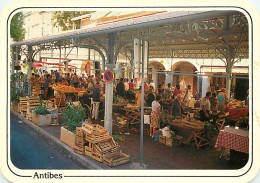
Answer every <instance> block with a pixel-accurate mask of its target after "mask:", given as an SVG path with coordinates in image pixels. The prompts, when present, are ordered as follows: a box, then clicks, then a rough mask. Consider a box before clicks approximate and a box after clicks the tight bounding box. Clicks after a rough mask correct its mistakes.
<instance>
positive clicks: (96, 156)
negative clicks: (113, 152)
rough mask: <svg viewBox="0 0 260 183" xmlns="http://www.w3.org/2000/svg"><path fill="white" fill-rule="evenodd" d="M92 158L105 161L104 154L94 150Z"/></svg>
mask: <svg viewBox="0 0 260 183" xmlns="http://www.w3.org/2000/svg"><path fill="white" fill-rule="evenodd" d="M91 158H93V159H94V160H96V161H99V162H101V163H102V162H103V156H102V154H100V153H96V152H94V151H93V152H92V155H91Z"/></svg>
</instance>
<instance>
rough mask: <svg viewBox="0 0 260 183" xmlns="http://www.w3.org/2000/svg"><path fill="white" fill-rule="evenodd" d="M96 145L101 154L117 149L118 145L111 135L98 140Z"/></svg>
mask: <svg viewBox="0 0 260 183" xmlns="http://www.w3.org/2000/svg"><path fill="white" fill-rule="evenodd" d="M96 146H97V148H98V150H99V151H100V152H102V154H109V153H112V152H115V151H117V150H118V149H119V145H118V144H117V143H116V142H115V141H114V139H113V138H112V137H110V138H109V139H104V140H101V141H99V142H98V143H97V144H96Z"/></svg>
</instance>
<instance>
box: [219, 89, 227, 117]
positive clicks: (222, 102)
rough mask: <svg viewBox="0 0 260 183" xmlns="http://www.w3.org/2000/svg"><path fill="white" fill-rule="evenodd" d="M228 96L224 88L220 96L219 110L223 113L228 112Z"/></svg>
mask: <svg viewBox="0 0 260 183" xmlns="http://www.w3.org/2000/svg"><path fill="white" fill-rule="evenodd" d="M227 100H228V97H227V94H226V89H225V88H222V89H221V92H219V94H218V110H219V111H220V112H222V113H225V112H226V105H227Z"/></svg>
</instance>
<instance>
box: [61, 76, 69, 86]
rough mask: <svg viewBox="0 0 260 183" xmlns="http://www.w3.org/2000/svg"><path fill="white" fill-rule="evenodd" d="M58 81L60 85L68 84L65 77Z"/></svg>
mask: <svg viewBox="0 0 260 183" xmlns="http://www.w3.org/2000/svg"><path fill="white" fill-rule="evenodd" d="M60 83H61V84H62V85H66V86H69V83H68V81H67V80H66V79H65V78H62V79H61V82H60Z"/></svg>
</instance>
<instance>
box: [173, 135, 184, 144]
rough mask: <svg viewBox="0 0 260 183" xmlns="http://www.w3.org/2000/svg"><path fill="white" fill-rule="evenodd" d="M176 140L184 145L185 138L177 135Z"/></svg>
mask: <svg viewBox="0 0 260 183" xmlns="http://www.w3.org/2000/svg"><path fill="white" fill-rule="evenodd" d="M175 138H176V139H177V140H178V143H182V142H183V136H180V135H176V136H175Z"/></svg>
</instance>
